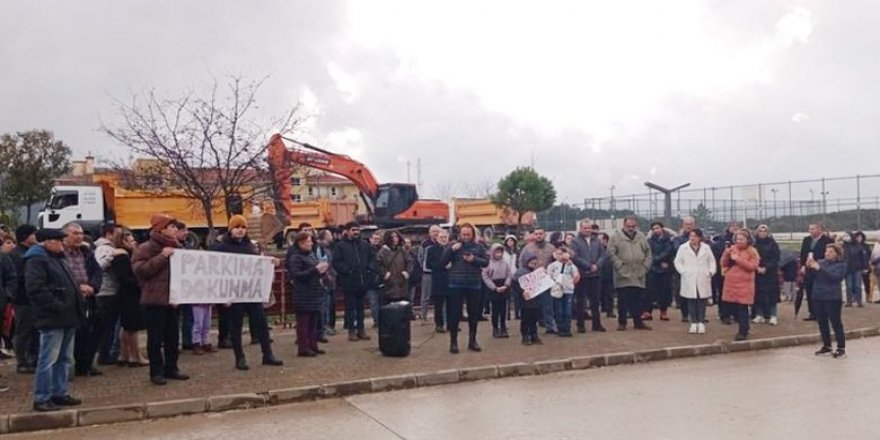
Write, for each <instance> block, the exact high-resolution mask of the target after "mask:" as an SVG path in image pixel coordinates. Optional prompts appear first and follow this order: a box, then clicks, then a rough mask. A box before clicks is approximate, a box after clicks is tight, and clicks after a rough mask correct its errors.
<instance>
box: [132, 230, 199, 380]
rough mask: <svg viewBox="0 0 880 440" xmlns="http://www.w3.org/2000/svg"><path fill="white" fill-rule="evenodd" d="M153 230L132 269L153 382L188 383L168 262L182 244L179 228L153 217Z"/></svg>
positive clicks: (137, 252) (141, 246)
mask: <svg viewBox="0 0 880 440" xmlns="http://www.w3.org/2000/svg"><path fill="white" fill-rule="evenodd" d="M150 226H151V228H150V239H149V240H147V241H146V242H144V243H143V244H141V245H140V246H138V248H137V249H136V250H135V251H134V255H133V256H132V267H133V268H134V274H135V276H136V277H137V280H138V284H140V286H141V304H142V305H143V306H144V318H145V320H146V324H147V355H148V357H149V358H150V381H151V382H153V383H154V384H156V385H165V384H167V383H168V380H167V379H172V380H188V379H189V376H187V375H186V374H183V373H181V372H180V370H179V369H178V367H177V358H178V355H179V351H178V344H179V339H180V329H179V323H180V317H179V314H178V311H177V307H176V306H172V305H170V303H169V296H170V290H171V262H170V260H169V259H170V258H171V255H172V254H174V251H175V250H176V249H177V248H178V247H180V243H178V241H177V224H176V223H175V220H174V218H173V217H171V216H170V215H167V214H154V215H153V216H152V217H150ZM163 352H164V353H163ZM163 354H164V355H163Z"/></svg>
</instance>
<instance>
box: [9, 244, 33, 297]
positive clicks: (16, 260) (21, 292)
mask: <svg viewBox="0 0 880 440" xmlns="http://www.w3.org/2000/svg"><path fill="white" fill-rule="evenodd" d="M27 251H28V247H27V246H24V245H22V244H19V245H18V246H16V247H15V249H13V250H12V252H10V253H9V259H10V260H11V261H12V265H13V266H15V273H17V274H18V280H17V281H18V287H17V288H16V290H15V305H17V306H26V305H28V304H30V302H29V301H28V296H27V291H26V290H25V289H24V254H26V253H27Z"/></svg>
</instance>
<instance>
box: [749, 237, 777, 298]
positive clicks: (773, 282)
mask: <svg viewBox="0 0 880 440" xmlns="http://www.w3.org/2000/svg"><path fill="white" fill-rule="evenodd" d="M755 249H757V250H758V256H759V257H761V262H760V263H759V265H758V267H763V268H764V269H767V272H766V273H764V274H759V273H755V302H756V303H758V304H772V303H777V302H779V258H780V251H779V245H778V244H777V243H776V240H775V239H774V238H773V237H767V238H758V239H757V240H755Z"/></svg>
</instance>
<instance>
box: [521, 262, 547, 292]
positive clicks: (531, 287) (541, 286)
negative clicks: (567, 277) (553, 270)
mask: <svg viewBox="0 0 880 440" xmlns="http://www.w3.org/2000/svg"><path fill="white" fill-rule="evenodd" d="M519 285H520V287H522V289H523V292H525V294H526V296H528V297H529V299H533V298H535V297H536V296H538V295H540V294H542V293H544V292H546V291H548V290H550V288H551V287H553V278H550V274H549V273H547V269H544V268H543V267H539V268H537V269H535V270H534V271H532V272H529V273H527V274H525V275H523V276H521V277H519Z"/></svg>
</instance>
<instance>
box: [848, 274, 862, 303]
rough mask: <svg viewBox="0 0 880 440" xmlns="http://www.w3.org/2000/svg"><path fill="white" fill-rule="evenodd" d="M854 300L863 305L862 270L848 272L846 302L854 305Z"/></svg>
mask: <svg viewBox="0 0 880 440" xmlns="http://www.w3.org/2000/svg"><path fill="white" fill-rule="evenodd" d="M853 301H855V302H856V304H858V305H862V273H861V272H853V273H848V274H846V303H847V304H850V305H852V303H853Z"/></svg>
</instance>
